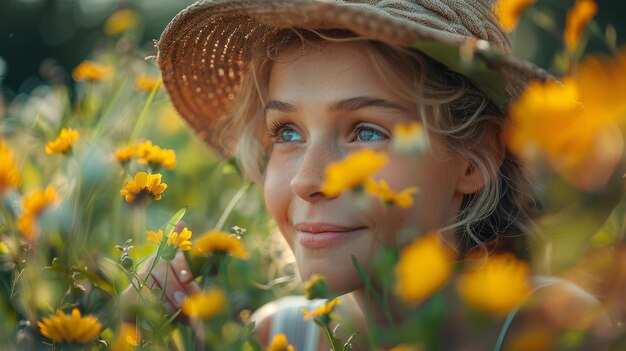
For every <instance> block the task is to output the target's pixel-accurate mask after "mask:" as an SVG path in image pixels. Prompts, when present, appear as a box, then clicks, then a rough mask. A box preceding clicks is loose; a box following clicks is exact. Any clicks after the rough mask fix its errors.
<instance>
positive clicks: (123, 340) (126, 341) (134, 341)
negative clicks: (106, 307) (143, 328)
mask: <svg viewBox="0 0 626 351" xmlns="http://www.w3.org/2000/svg"><path fill="white" fill-rule="evenodd" d="M140 342H141V334H140V333H139V331H138V330H137V327H136V326H135V325H133V324H130V323H123V324H122V326H121V327H120V331H119V333H118V335H117V337H116V338H115V340H113V341H112V342H111V346H110V347H111V351H133V350H134V349H135V347H137V346H138V345H139V343H140Z"/></svg>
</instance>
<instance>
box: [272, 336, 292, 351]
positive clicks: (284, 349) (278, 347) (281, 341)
mask: <svg viewBox="0 0 626 351" xmlns="http://www.w3.org/2000/svg"><path fill="white" fill-rule="evenodd" d="M267 351H295V349H294V347H293V345H290V344H289V343H288V342H287V337H286V336H285V334H283V333H278V334H276V335H274V337H273V338H272V343H271V344H270V346H269V347H268V348H267Z"/></svg>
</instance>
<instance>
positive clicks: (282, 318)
mask: <svg viewBox="0 0 626 351" xmlns="http://www.w3.org/2000/svg"><path fill="white" fill-rule="evenodd" d="M319 303H320V302H319V301H310V300H307V299H306V298H305V297H304V296H286V297H282V298H280V299H277V300H274V301H272V302H269V303H267V304H265V305H263V306H261V308H259V309H258V310H256V311H255V312H254V313H253V314H252V316H251V317H250V318H251V321H252V322H254V323H255V332H254V334H255V337H256V338H257V340H258V341H259V342H260V343H261V344H262V345H268V344H269V343H270V342H271V341H272V337H273V335H275V334H276V333H279V332H280V333H286V330H287V326H289V327H290V329H294V328H296V329H297V328H298V327H300V328H306V327H307V326H308V325H309V324H311V323H313V322H312V321H309V322H305V321H304V320H303V318H302V317H303V316H304V315H303V314H302V312H300V310H301V309H302V308H307V309H311V308H312V307H313V306H316V304H319ZM288 339H289V338H288Z"/></svg>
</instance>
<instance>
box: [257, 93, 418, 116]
mask: <svg viewBox="0 0 626 351" xmlns="http://www.w3.org/2000/svg"><path fill="white" fill-rule="evenodd" d="M368 107H379V108H385V109H391V110H397V111H401V112H408V111H407V110H406V109H405V108H404V107H402V106H401V105H399V104H397V103H395V102H391V101H389V100H385V99H379V98H374V97H370V96H357V97H353V98H349V99H343V100H339V101H335V102H333V103H331V104H330V108H329V110H330V111H332V112H351V111H356V110H360V109H364V108H368ZM269 110H277V111H280V112H284V113H291V112H296V111H297V109H296V107H295V106H294V105H292V104H290V103H287V102H284V101H278V100H270V101H268V102H267V103H266V104H265V108H264V113H266V114H267V111H269Z"/></svg>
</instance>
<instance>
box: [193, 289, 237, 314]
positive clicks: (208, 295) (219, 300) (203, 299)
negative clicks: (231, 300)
mask: <svg viewBox="0 0 626 351" xmlns="http://www.w3.org/2000/svg"><path fill="white" fill-rule="evenodd" d="M227 303H228V301H226V296H225V295H224V293H223V292H222V290H221V289H219V288H211V289H209V290H206V291H204V292H201V293H199V294H195V295H192V296H188V297H187V298H186V299H185V301H184V302H183V306H182V311H183V313H184V314H185V315H187V316H188V317H190V318H195V319H201V320H206V319H209V318H211V317H213V316H215V315H217V314H219V313H220V312H222V310H223V309H224V306H226V304H227Z"/></svg>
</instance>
